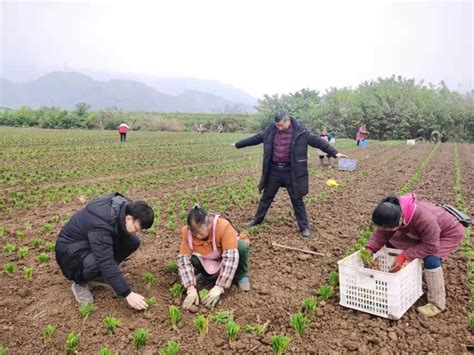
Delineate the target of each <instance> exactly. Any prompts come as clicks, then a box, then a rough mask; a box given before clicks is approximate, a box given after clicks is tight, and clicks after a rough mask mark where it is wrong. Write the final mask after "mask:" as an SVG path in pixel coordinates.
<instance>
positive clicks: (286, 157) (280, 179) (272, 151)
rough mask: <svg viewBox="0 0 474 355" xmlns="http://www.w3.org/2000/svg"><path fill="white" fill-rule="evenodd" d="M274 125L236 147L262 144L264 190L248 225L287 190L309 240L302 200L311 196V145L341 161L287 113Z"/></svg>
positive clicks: (261, 186) (255, 222) (259, 220)
mask: <svg viewBox="0 0 474 355" xmlns="http://www.w3.org/2000/svg"><path fill="white" fill-rule="evenodd" d="M274 118H275V124H270V125H268V126H267V127H266V128H265V129H264V130H263V131H262V132H260V133H258V134H256V135H255V136H253V137H250V138H247V139H244V140H241V141H240V142H237V143H234V146H235V147H236V148H244V147H248V146H252V145H258V144H260V143H263V165H262V177H261V179H260V184H259V186H258V188H259V190H260V192H261V191H262V190H263V195H262V198H261V199H260V204H259V206H258V209H257V213H256V214H255V217H254V219H252V220H251V221H250V222H249V223H248V224H247V226H249V227H251V226H256V225H258V224H260V223H262V222H263V219H264V218H265V215H266V214H267V211H268V209H269V208H270V205H271V203H272V202H273V198H274V197H275V195H276V193H277V192H278V189H279V188H280V187H285V188H286V189H287V191H288V195H289V196H290V199H291V204H292V205H293V210H294V211H295V215H296V220H297V221H298V226H299V228H300V231H301V234H302V235H303V237H310V236H311V231H310V229H309V226H308V216H307V215H306V208H305V205H304V201H303V197H304V196H305V195H306V194H307V193H308V145H310V146H312V147H314V148H319V149H321V150H322V151H324V152H326V153H327V154H328V157H335V158H341V157H346V156H345V155H343V154H341V153H338V152H337V150H336V149H334V148H333V147H332V146H330V145H329V144H328V143H327V142H326V141H325V140H323V139H321V138H319V137H317V136H315V135H313V134H311V132H309V131H308V130H307V129H306V128H305V127H304V126H303V125H301V124H299V123H298V122H297V121H296V120H295V119H293V118H292V117H290V115H289V113H288V111H286V110H280V111H278V112H277V113H276V114H275V117H274Z"/></svg>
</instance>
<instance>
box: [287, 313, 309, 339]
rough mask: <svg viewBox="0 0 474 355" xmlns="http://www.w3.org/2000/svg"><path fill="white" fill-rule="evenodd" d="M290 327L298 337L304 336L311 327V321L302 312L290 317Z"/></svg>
mask: <svg viewBox="0 0 474 355" xmlns="http://www.w3.org/2000/svg"><path fill="white" fill-rule="evenodd" d="M290 325H291V327H292V328H293V329H294V330H295V332H296V334H297V335H298V336H302V335H303V334H304V332H305V330H306V328H307V327H308V325H309V319H308V318H307V317H306V316H305V315H304V314H303V313H301V312H298V313H293V314H292V315H291V316H290Z"/></svg>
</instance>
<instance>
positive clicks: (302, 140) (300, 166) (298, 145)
mask: <svg viewBox="0 0 474 355" xmlns="http://www.w3.org/2000/svg"><path fill="white" fill-rule="evenodd" d="M291 124H292V128H293V134H292V143H291V177H292V183H293V188H294V191H295V193H296V195H297V197H300V196H305V195H306V194H307V193H308V145H310V146H312V147H314V148H319V149H321V150H322V151H324V152H326V153H328V156H330V157H335V156H336V154H337V150H336V149H334V148H333V147H332V146H330V145H329V144H328V143H327V142H326V141H325V140H324V139H321V138H320V137H318V136H315V135H314V134H312V133H311V132H310V131H308V130H307V129H306V127H305V126H303V125H302V124H300V123H298V122H297V121H296V120H295V119H293V118H291ZM276 130H277V129H276V127H275V125H274V124H270V125H268V126H267V127H266V128H265V129H264V130H263V131H261V132H260V133H258V134H256V135H255V136H253V137H250V138H247V139H244V140H241V141H240V142H237V143H236V144H235V147H236V148H244V147H248V146H251V145H257V144H260V143H263V164H262V177H261V179H260V184H259V185H258V188H259V190H260V191H262V190H263V189H264V188H265V186H266V184H267V178H268V172H269V170H270V164H271V161H272V153H273V139H274V137H275V133H276Z"/></svg>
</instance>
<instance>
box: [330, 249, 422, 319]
mask: <svg viewBox="0 0 474 355" xmlns="http://www.w3.org/2000/svg"><path fill="white" fill-rule="evenodd" d="M401 252H402V251H401V250H398V249H389V248H386V247H384V248H382V249H380V250H379V251H378V252H377V253H376V254H374V257H375V258H376V259H377V260H378V262H379V266H380V269H381V271H378V270H372V269H367V268H364V266H363V263H362V259H361V257H360V252H359V251H358V252H356V253H354V254H352V255H349V256H348V257H346V258H344V259H342V260H340V261H338V266H339V286H340V301H339V304H340V305H342V306H344V307H348V308H353V309H357V310H359V311H362V312H366V313H370V314H375V315H376V316H380V317H384V318H389V319H400V318H401V317H402V316H403V314H404V313H405V312H406V311H407V310H408V309H409V308H410V307H411V306H412V305H413V304H414V303H415V302H416V300H417V299H418V298H420V296H421V295H422V294H423V290H422V267H421V265H422V264H421V260H419V259H415V260H412V261H411V262H409V263H407V264H406V265H405V266H404V267H403V269H401V270H400V271H399V272H396V273H390V272H389V270H390V267H391V265H392V264H393V262H394V260H395V257H396V256H397V255H398V254H400V253H401Z"/></svg>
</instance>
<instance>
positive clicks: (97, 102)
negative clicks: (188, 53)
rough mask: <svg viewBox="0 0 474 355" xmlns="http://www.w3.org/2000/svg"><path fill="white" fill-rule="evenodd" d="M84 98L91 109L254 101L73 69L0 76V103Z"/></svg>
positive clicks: (169, 108)
mask: <svg viewBox="0 0 474 355" xmlns="http://www.w3.org/2000/svg"><path fill="white" fill-rule="evenodd" d="M79 102H85V103H87V104H89V105H90V106H91V109H92V110H99V109H103V108H106V107H111V106H114V107H117V108H118V109H123V110H127V111H159V112H233V113H237V112H251V111H253V110H254V107H253V105H249V104H245V103H240V102H233V101H230V100H226V99H224V98H222V97H220V96H217V95H214V94H210V93H207V92H201V91H196V90H188V91H184V92H183V93H181V94H179V95H176V96H173V95H168V94H164V93H161V92H159V91H157V90H156V89H155V88H153V87H151V86H149V85H146V84H144V83H142V82H139V81H136V80H123V79H120V80H118V79H112V80H109V81H97V80H94V79H92V78H90V77H89V76H86V75H84V74H80V73H76V72H52V73H49V74H47V75H45V76H42V77H40V78H38V79H36V80H34V81H31V82H28V83H14V82H12V81H9V80H5V79H0V106H3V107H10V108H19V107H21V106H28V107H31V108H39V107H42V106H56V107H61V108H65V109H73V108H74V107H75V106H76V104H77V103H79Z"/></svg>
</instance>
